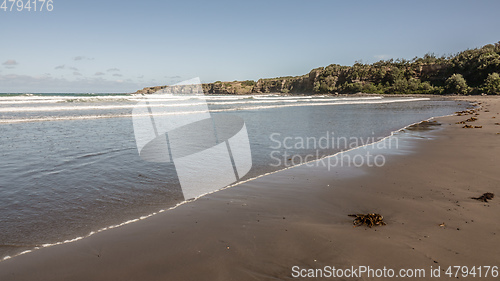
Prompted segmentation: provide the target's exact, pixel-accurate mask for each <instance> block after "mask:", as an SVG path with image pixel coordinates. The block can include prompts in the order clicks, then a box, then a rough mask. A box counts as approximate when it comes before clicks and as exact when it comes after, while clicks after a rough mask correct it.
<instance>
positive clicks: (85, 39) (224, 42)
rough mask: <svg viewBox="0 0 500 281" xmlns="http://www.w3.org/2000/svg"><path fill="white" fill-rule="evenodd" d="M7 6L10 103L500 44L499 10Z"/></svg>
mask: <svg viewBox="0 0 500 281" xmlns="http://www.w3.org/2000/svg"><path fill="white" fill-rule="evenodd" d="M4 1H5V2H6V11H5V9H4V8H1V7H2V6H0V27H1V28H0V93H68V92H73V93H124V92H135V91H136V90H138V89H142V88H143V87H147V86H156V85H170V84H173V83H176V82H179V81H182V80H187V79H190V78H193V77H200V79H201V80H202V82H214V81H217V80H220V81H233V80H258V79H259V78H271V77H280V76H295V75H303V74H306V73H308V72H309V71H310V70H311V69H313V68H316V67H320V66H327V65H329V64H333V63H335V64H341V65H352V64H353V63H354V62H355V61H362V62H364V63H373V62H376V61H378V60H380V59H389V58H405V59H411V58H413V57H415V56H423V55H424V54H426V53H429V52H432V53H435V54H437V55H448V54H454V53H457V52H459V51H462V50H465V49H468V48H476V47H481V46H483V45H486V44H490V43H495V42H498V41H500V33H499V32H498V26H500V17H499V16H498V11H499V10H500V1H496V0H493V1H481V0H479V1H457V0H455V1H448V0H442V1H373V0H372V1H347V0H346V1H335V0H323V1H321V0H310V1H294V0H287V1H281V0H266V1H260V0H252V1H236V0H232V1H215V0H214V1H206V0H204V1H202V0H200V1H161V0H142V1H128V0H119V1H118V0H100V1H97V0H85V1H84V0H78V1H77V0H64V1H63V0H53V1H52V3H51V4H52V5H53V9H52V11H47V10H46V7H44V10H43V11H36V12H35V11H33V8H32V11H28V10H27V9H25V8H23V10H22V11H17V6H14V7H13V10H12V11H10V5H11V2H9V1H8V0H0V4H2V3H3V2H4ZM16 1H17V0H16ZM19 1H24V3H26V2H27V1H28V0H19ZM33 1H34V0H31V2H33ZM40 3H42V2H41V1H40V0H38V5H39V6H38V8H40ZM47 3H48V2H47ZM16 4H17V2H16ZM31 6H32V7H33V5H31ZM4 7H5V6H4Z"/></svg>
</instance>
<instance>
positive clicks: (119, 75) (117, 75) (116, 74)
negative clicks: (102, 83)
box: [113, 73, 123, 77]
mask: <svg viewBox="0 0 500 281" xmlns="http://www.w3.org/2000/svg"><path fill="white" fill-rule="evenodd" d="M113 76H116V77H122V76H123V75H121V74H118V73H115V74H113Z"/></svg>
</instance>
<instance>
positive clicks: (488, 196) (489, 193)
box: [471, 192, 495, 202]
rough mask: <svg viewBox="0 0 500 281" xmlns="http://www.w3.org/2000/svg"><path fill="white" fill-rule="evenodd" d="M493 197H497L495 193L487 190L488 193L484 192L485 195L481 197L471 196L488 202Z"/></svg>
mask: <svg viewBox="0 0 500 281" xmlns="http://www.w3.org/2000/svg"><path fill="white" fill-rule="evenodd" d="M493 197H495V194H493V193H491V192H486V193H484V194H483V195H481V196H479V197H471V198H472V199H476V200H479V201H482V202H488V200H491V199H493Z"/></svg>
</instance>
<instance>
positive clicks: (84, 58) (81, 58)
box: [73, 56, 94, 61]
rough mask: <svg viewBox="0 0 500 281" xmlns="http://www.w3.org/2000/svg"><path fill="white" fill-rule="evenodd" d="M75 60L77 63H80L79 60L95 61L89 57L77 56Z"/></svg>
mask: <svg viewBox="0 0 500 281" xmlns="http://www.w3.org/2000/svg"><path fill="white" fill-rule="evenodd" d="M73 60H75V61H79V60H94V58H89V57H86V56H76V57H74V58H73Z"/></svg>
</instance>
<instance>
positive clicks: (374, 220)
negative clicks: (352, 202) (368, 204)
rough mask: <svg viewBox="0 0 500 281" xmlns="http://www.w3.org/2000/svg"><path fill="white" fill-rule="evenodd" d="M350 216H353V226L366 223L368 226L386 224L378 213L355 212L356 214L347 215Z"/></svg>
mask: <svg viewBox="0 0 500 281" xmlns="http://www.w3.org/2000/svg"><path fill="white" fill-rule="evenodd" d="M349 216H350V217H355V219H354V221H353V222H352V224H354V226H362V225H366V226H368V227H372V226H376V225H386V223H385V222H384V217H383V216H381V215H380V214H375V213H373V214H366V215H365V214H357V215H349Z"/></svg>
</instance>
